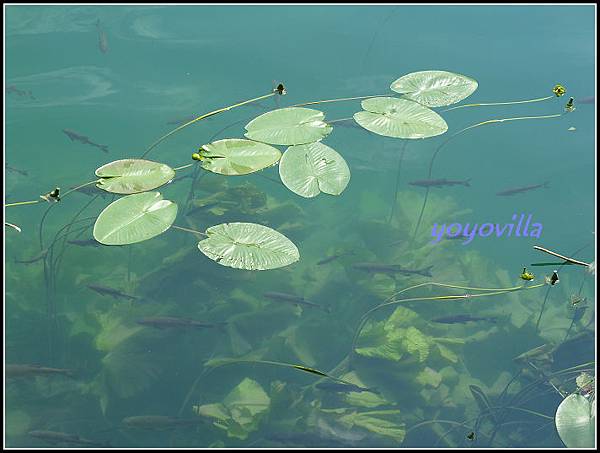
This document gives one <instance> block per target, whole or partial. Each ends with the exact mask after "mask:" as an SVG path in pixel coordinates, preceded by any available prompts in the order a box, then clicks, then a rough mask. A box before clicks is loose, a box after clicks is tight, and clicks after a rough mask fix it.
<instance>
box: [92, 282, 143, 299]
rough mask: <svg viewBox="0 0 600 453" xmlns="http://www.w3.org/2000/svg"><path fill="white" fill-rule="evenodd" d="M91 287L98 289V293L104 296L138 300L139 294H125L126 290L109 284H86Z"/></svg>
mask: <svg viewBox="0 0 600 453" xmlns="http://www.w3.org/2000/svg"><path fill="white" fill-rule="evenodd" d="M85 286H87V287H88V288H89V289H91V290H94V291H96V292H97V293H98V294H101V295H103V296H111V297H113V298H115V299H129V300H137V299H138V297H137V296H131V295H129V294H125V293H124V292H121V291H119V290H118V289H115V288H109V287H108V286H100V285H85Z"/></svg>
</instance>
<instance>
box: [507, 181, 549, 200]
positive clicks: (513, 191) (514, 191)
mask: <svg viewBox="0 0 600 453" xmlns="http://www.w3.org/2000/svg"><path fill="white" fill-rule="evenodd" d="M540 187H545V188H547V187H548V181H546V182H545V183H543V184H536V185H533V186H525V187H517V188H515V189H507V190H503V191H502V192H498V193H497V194H496V195H498V196H501V197H505V196H509V195H515V194H518V193H523V192H528V191H530V190H535V189H539V188H540Z"/></svg>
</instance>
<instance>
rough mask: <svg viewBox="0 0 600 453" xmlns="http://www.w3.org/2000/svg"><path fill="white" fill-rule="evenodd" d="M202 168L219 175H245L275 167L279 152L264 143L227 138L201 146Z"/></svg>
mask: <svg viewBox="0 0 600 453" xmlns="http://www.w3.org/2000/svg"><path fill="white" fill-rule="evenodd" d="M200 155H201V157H202V164H201V165H202V168H204V169H205V170H208V171H212V172H213V173H218V174H220V175H247V174H249V173H254V172H255V171H258V170H262V169H263V168H266V167H270V166H271V165H275V164H276V163H277V161H279V159H281V151H279V150H278V149H277V148H274V147H272V146H270V145H267V144H265V143H259V142H254V141H252V140H244V139H240V138H227V139H224V140H217V141H216V142H212V143H209V144H208V145H204V146H202V148H201V149H200Z"/></svg>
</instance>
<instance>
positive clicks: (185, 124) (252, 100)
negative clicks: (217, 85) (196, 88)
mask: <svg viewBox="0 0 600 453" xmlns="http://www.w3.org/2000/svg"><path fill="white" fill-rule="evenodd" d="M278 94H279V93H277V92H273V93H269V94H265V95H264V96H259V97H257V98H253V99H248V100H247V101H242V102H239V103H237V104H233V105H230V106H229V107H223V108H220V109H217V110H213V111H212V112H209V113H205V114H204V115H200V116H199V117H197V118H194V119H193V120H191V121H188V122H187V123H184V124H182V125H181V126H179V127H177V128H175V129H173V130H172V131H171V132H169V133H167V134H165V135H163V136H162V137H160V138H159V139H158V140H156V141H155V142H154V143H152V144H151V145H150V146H149V147H148V149H147V150H146V151H145V152H144V154H142V156H141V158H142V159H143V158H144V157H146V156H147V155H148V153H149V152H150V151H151V150H152V149H154V148H155V147H156V146H157V145H158V144H159V143H161V142H162V141H163V140H165V139H166V138H168V137H170V136H171V135H173V134H174V133H176V132H179V131H180V130H182V129H184V128H186V127H188V126H189V125H191V124H194V123H196V122H198V121H201V120H203V119H205V118H208V117H209V116H213V115H217V114H219V113H222V112H226V111H228V110H231V109H234V108H236V107H241V106H242V105H245V104H249V103H251V102H256V101H260V100H261V99H266V98H269V97H271V96H275V95H278Z"/></svg>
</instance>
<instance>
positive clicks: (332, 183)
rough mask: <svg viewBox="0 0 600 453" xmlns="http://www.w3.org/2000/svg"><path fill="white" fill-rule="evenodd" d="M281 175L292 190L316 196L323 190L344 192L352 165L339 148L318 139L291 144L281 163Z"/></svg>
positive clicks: (302, 194)
mask: <svg viewBox="0 0 600 453" xmlns="http://www.w3.org/2000/svg"><path fill="white" fill-rule="evenodd" d="M279 176H280V177H281V181H282V182H283V184H285V186H286V187H287V188H288V189H290V190H291V191H292V192H294V193H295V194H297V195H300V196H301V197H305V198H312V197H316V196H317V195H319V193H321V192H324V193H327V194H330V195H339V194H341V193H342V192H343V191H344V189H345V188H346V186H347V185H348V181H350V169H349V168H348V164H346V161H345V160H344V158H343V157H342V156H340V155H339V154H338V153H337V152H336V151H335V150H333V149H332V148H330V147H329V146H326V145H324V144H322V143H318V142H317V143H310V144H308V145H297V146H291V147H289V148H288V149H287V151H286V152H285V153H284V154H283V157H282V158H281V162H280V163H279Z"/></svg>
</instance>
